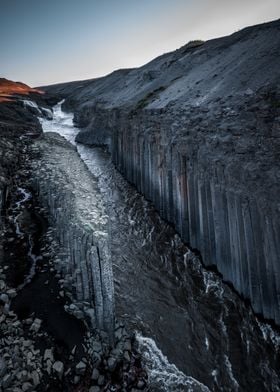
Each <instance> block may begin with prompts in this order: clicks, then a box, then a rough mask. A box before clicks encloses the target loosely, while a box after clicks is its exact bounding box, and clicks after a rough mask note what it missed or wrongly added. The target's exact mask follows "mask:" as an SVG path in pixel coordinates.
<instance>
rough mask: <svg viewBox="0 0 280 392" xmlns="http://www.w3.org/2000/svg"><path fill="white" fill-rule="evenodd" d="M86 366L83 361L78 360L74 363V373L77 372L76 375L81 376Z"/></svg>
mask: <svg viewBox="0 0 280 392" xmlns="http://www.w3.org/2000/svg"><path fill="white" fill-rule="evenodd" d="M86 368H87V365H86V364H85V363H84V362H82V361H80V362H79V363H78V364H77V365H76V368H75V370H76V373H77V374H78V375H81V376H82V375H84V374H85V371H86Z"/></svg>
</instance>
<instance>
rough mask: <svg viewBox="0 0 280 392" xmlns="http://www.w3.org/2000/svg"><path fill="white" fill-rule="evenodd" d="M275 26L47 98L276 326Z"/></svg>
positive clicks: (278, 64) (278, 125)
mask: <svg viewBox="0 0 280 392" xmlns="http://www.w3.org/2000/svg"><path fill="white" fill-rule="evenodd" d="M279 70H280V20H277V21H274V22H271V23H266V24H263V25H258V26H254V27H249V28H246V29H244V30H241V31H239V32H237V33H235V34H233V35H231V36H228V37H224V38H219V39H214V40H210V41H207V42H204V43H203V42H200V41H197V42H191V43H189V44H187V45H185V46H183V47H182V48H180V49H178V50H176V51H175V52H171V53H167V54H164V55H163V56H161V57H159V58H156V59H155V60H153V61H151V62H150V63H148V64H147V65H145V66H143V67H141V68H137V69H128V70H119V71H116V72H113V73H112V74H110V75H108V76H106V77H103V78H99V79H93V80H89V81H82V82H73V83H69V84H67V83H66V84H62V85H54V86H48V87H45V88H43V90H45V91H47V92H49V93H52V94H54V95H57V96H59V97H64V98H66V102H65V104H64V107H65V108H66V109H68V110H73V111H74V112H75V121H76V123H77V125H78V126H79V127H80V128H82V129H81V132H80V134H79V135H78V136H77V141H79V142H81V143H85V144H92V145H94V144H98V145H106V146H107V147H108V149H109V150H110V152H111V154H112V160H113V162H114V163H115V165H116V166H117V167H118V169H119V170H120V171H121V172H122V173H123V174H124V176H125V177H126V178H127V179H128V180H129V181H131V182H132V183H134V184H135V185H136V187H137V189H138V190H139V191H141V192H142V193H143V194H144V195H145V196H146V197H147V198H148V199H150V200H152V201H153V202H154V204H155V206H156V207H157V208H158V210H159V211H160V214H161V216H162V217H164V218H166V219H167V220H168V221H170V222H172V223H174V225H175V227H176V229H177V230H178V232H179V233H180V234H181V236H182V237H183V239H184V240H185V241H186V242H187V243H189V244H190V246H191V247H192V248H196V249H198V250H199V252H200V253H201V255H202V258H203V261H204V263H205V264H206V265H209V266H210V265H215V266H216V267H217V268H218V270H219V271H220V272H221V273H222V274H223V277H224V279H225V280H226V281H229V282H231V283H232V284H233V285H234V287H235V288H236V289H237V291H238V292H239V293H240V294H242V295H243V296H244V297H246V298H249V299H250V300H251V303H252V306H253V308H254V310H255V311H256V312H258V313H261V314H263V315H264V316H265V317H266V318H269V319H273V320H274V321H276V322H277V323H278V324H279V323H280V300H279V298H280V296H279V292H280V287H279V279H278V276H279V273H280V264H279V254H280V249H279V241H278V239H279V234H280V226H279V205H278V195H279V190H280V189H279V151H280V148H279V147H280V146H279V140H280V139H279V135H280V120H279V119H280V85H279V84H280V71H279Z"/></svg>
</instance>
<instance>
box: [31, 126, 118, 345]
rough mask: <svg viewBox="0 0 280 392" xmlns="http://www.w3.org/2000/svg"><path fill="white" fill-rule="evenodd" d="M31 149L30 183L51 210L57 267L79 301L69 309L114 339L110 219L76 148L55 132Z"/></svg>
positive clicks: (93, 180)
mask: <svg viewBox="0 0 280 392" xmlns="http://www.w3.org/2000/svg"><path fill="white" fill-rule="evenodd" d="M33 153H34V157H35V159H34V162H33V174H34V183H33V186H34V188H35V190H36V191H37V193H38V196H39V200H40V201H41V203H42V204H43V205H44V206H46V208H47V209H48V211H49V214H50V223H51V225H52V226H53V228H54V230H55V238H54V239H56V240H57V241H58V243H59V255H58V257H57V259H56V269H57V270H58V271H59V272H60V274H61V275H62V276H63V277H64V286H65V289H66V290H67V291H68V292H69V293H70V294H71V295H72V297H73V299H74V301H75V302H76V304H77V306H76V307H75V305H71V306H72V308H73V313H74V311H75V309H77V311H79V312H80V311H81V310H82V311H83V312H84V316H86V317H87V319H89V320H90V322H91V325H92V326H93V327H94V328H98V329H99V330H105V331H106V332H107V333H108V334H109V338H110V339H111V340H113V333H114V293H113V291H114V290H113V276H112V265H111V255H110V246H109V239H110V238H109V237H110V233H109V223H108V216H107V215H106V211H105V209H104V206H103V203H102V200H101V195H100V192H99V190H98V187H97V182H96V180H95V179H94V178H93V176H92V175H91V174H90V173H89V172H88V170H87V168H86V166H85V165H84V163H83V162H82V161H81V160H80V158H79V156H78V153H77V152H76V151H75V148H74V147H73V146H71V144H70V143H68V142H67V141H65V140H64V139H63V138H62V137H61V136H59V135H57V134H51V133H49V134H45V135H44V136H43V137H42V138H40V139H37V140H36V141H35V142H34V144H33ZM80 313H81V312H80ZM74 314H75V313H74ZM77 316H78V315H77ZM79 317H80V316H79Z"/></svg>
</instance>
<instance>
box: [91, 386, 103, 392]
mask: <svg viewBox="0 0 280 392" xmlns="http://www.w3.org/2000/svg"><path fill="white" fill-rule="evenodd" d="M100 391H101V389H100V388H99V387H98V386H97V385H95V386H93V387H90V389H89V392H100Z"/></svg>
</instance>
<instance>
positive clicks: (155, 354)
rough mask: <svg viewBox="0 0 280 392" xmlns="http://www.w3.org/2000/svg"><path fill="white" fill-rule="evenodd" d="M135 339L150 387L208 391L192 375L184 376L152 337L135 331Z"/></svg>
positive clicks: (169, 389) (159, 389) (161, 389)
mask: <svg viewBox="0 0 280 392" xmlns="http://www.w3.org/2000/svg"><path fill="white" fill-rule="evenodd" d="M136 340H137V343H138V349H139V351H140V352H141V354H142V358H143V362H144V364H145V367H146V370H147V372H148V375H149V383H150V385H151V387H153V388H156V390H158V391H166V392H173V391H174V392H177V391H178V392H179V391H190V392H191V391H201V392H207V391H210V390H209V389H208V388H207V387H206V386H205V385H203V384H202V383H200V382H199V381H197V380H195V379H194V378H193V377H189V376H186V375H185V374H184V373H183V372H181V371H180V370H179V369H178V368H177V367H176V366H175V365H174V364H172V363H170V362H169V361H168V359H167V357H166V356H165V355H164V354H163V353H162V352H161V350H160V349H159V348H158V347H157V345H156V342H155V341H154V340H153V339H151V338H148V337H144V336H142V335H141V334H140V333H137V334H136Z"/></svg>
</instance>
